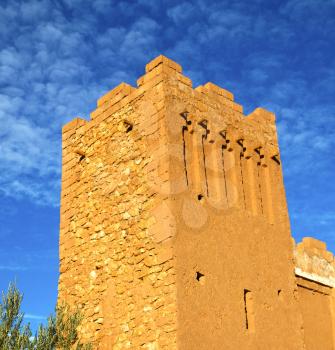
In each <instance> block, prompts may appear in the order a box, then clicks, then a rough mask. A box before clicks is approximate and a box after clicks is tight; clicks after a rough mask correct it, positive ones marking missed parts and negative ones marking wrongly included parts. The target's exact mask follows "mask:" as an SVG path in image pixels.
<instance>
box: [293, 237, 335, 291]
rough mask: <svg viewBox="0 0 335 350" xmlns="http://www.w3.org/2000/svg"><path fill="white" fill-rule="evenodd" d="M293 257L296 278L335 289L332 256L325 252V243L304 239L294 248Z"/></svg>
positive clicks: (334, 270) (334, 267)
mask: <svg viewBox="0 0 335 350" xmlns="http://www.w3.org/2000/svg"><path fill="white" fill-rule="evenodd" d="M294 257H295V264H296V267H295V273H296V275H297V276H300V277H303V278H306V279H308V280H311V281H314V282H318V283H321V284H324V285H326V286H328V287H335V260H334V255H333V254H332V253H331V252H330V251H328V250H327V246H326V243H324V242H322V241H319V240H317V239H315V238H311V237H305V238H303V240H302V242H300V243H298V244H297V245H296V246H295V250H294Z"/></svg>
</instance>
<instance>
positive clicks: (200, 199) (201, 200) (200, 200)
mask: <svg viewBox="0 0 335 350" xmlns="http://www.w3.org/2000/svg"><path fill="white" fill-rule="evenodd" d="M197 198H198V201H199V202H203V200H204V196H203V195H202V194H198V196H197Z"/></svg>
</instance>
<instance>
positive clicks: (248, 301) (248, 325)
mask: <svg viewBox="0 0 335 350" xmlns="http://www.w3.org/2000/svg"><path fill="white" fill-rule="evenodd" d="M243 300H244V314H245V329H246V330H247V331H248V332H250V333H254V331H255V324H254V323H255V321H254V305H253V298H252V293H251V291H250V290H248V289H244V295H243Z"/></svg>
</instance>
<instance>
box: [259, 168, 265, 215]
mask: <svg viewBox="0 0 335 350" xmlns="http://www.w3.org/2000/svg"><path fill="white" fill-rule="evenodd" d="M260 167H261V164H260V162H258V163H257V177H258V192H259V200H260V205H261V213H262V215H263V214H264V209H263V198H262V181H261V174H260Z"/></svg>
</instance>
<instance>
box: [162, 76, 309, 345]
mask: <svg viewBox="0 0 335 350" xmlns="http://www.w3.org/2000/svg"><path fill="white" fill-rule="evenodd" d="M166 101H167V102H166V104H167V106H168V107H167V108H168V110H167V123H168V127H169V132H170V149H171V152H170V164H171V168H170V172H171V178H172V179H173V181H172V182H171V183H172V187H173V192H172V193H171V196H170V202H169V208H170V210H171V213H172V217H174V218H175V222H176V226H177V235H176V237H175V252H176V274H177V309H178V330H177V337H178V339H177V341H178V346H179V348H180V349H183V350H184V349H185V350H188V349H190V350H191V349H218V350H219V349H303V348H304V344H303V331H302V318H301V315H300V312H299V309H298V300H297V293H296V284H295V277H294V264H293V249H292V248H293V247H292V242H291V235H290V228H289V221H288V213H287V206H286V199H285V192H284V186H283V181H282V173H281V165H280V158H279V150H278V144H277V135H276V128H275V124H274V122H275V118H274V115H273V114H272V113H270V112H267V111H265V110H263V109H256V110H255V111H254V112H253V113H252V114H251V115H249V116H246V117H245V116H244V115H243V111H242V107H241V106H240V105H238V104H237V103H235V102H234V100H233V95H232V94H231V93H230V92H228V91H226V90H224V89H221V88H219V87H217V86H215V85H214V84H211V83H209V84H206V85H205V86H201V87H198V88H196V89H193V88H192V86H191V82H190V81H187V82H186V84H185V83H184V84H182V83H180V81H178V79H175V78H173V77H171V79H170V80H169V84H168V86H167V94H166ZM283 334H285V336H284V337H283Z"/></svg>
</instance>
